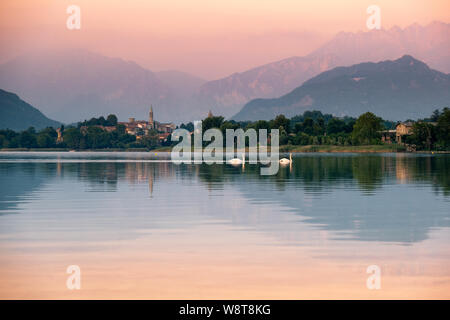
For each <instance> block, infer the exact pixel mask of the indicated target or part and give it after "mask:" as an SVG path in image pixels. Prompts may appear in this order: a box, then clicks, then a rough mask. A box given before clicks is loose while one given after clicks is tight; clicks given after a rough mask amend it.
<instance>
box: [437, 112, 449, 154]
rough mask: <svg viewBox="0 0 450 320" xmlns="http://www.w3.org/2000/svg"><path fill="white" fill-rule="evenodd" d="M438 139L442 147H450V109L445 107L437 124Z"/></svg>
mask: <svg viewBox="0 0 450 320" xmlns="http://www.w3.org/2000/svg"><path fill="white" fill-rule="evenodd" d="M436 134H437V140H438V143H439V145H440V146H441V147H443V148H445V149H447V150H448V149H449V148H450V109H449V108H444V110H443V112H442V113H441V114H440V116H439V118H438V121H437V126H436Z"/></svg>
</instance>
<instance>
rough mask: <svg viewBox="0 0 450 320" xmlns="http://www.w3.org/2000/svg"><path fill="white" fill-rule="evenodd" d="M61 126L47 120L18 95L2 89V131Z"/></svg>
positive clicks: (0, 105)
mask: <svg viewBox="0 0 450 320" xmlns="http://www.w3.org/2000/svg"><path fill="white" fill-rule="evenodd" d="M60 125H61V123H59V122H58V121H54V120H51V119H49V118H47V117H46V116H45V115H43V114H42V112H40V111H39V110H37V109H36V108H34V107H33V106H31V105H29V104H28V103H26V102H25V101H23V100H21V99H20V98H19V97H18V96H17V95H16V94H14V93H11V92H7V91H5V90H1V89H0V129H11V130H16V131H20V130H26V129H28V128H29V127H34V128H35V129H44V128H46V127H54V128H57V127H59V126H60Z"/></svg>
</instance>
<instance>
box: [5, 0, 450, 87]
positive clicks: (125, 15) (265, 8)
mask: <svg viewBox="0 0 450 320" xmlns="http://www.w3.org/2000/svg"><path fill="white" fill-rule="evenodd" d="M71 4H75V5H78V6H80V8H81V29H80V30H72V31H71V30H68V29H67V28H66V20H67V17H68V16H69V15H68V14H67V13H66V8H67V7H68V6H69V5H71ZM372 4H376V5H378V6H380V8H381V24H382V27H383V28H386V29H387V28H390V27H392V26H394V25H398V26H400V27H405V26H408V25H410V24H412V23H415V22H418V23H420V24H423V25H424V24H428V23H430V22H431V21H433V20H438V21H443V22H447V23H449V22H450V1H449V0H395V1H393V0H380V1H373V0H368V1H367V0H339V1H336V0H314V1H311V0H309V1H303V0H190V1H188V0H147V1H145V0H126V1H124V0H70V1H68V0H32V1H30V0H1V1H0V28H1V29H0V30H1V31H0V62H4V61H6V60H8V59H10V58H12V57H14V56H16V55H18V54H22V53H26V52H28V51H31V50H34V49H51V50H54V49H64V48H70V47H82V48H87V49H91V50H93V51H96V52H99V53H102V54H104V55H108V56H114V57H121V58H124V59H127V60H134V61H136V62H138V63H139V64H141V65H142V66H145V67H147V68H149V69H151V70H153V71H159V70H167V69H176V70H181V71H186V72H190V73H193V74H196V75H199V76H201V77H204V78H206V79H214V78H218V77H222V76H226V75H229V74H231V73H233V72H240V71H244V70H246V69H248V68H251V67H254V66H258V65H261V64H264V63H268V62H271V61H275V60H279V59H283V58H287V57H290V56H294V55H304V54H307V53H309V52H310V51H311V50H313V49H315V48H317V47H318V46H319V45H320V44H322V43H323V42H324V41H326V40H327V39H329V38H331V36H332V35H333V34H335V33H337V32H340V31H359V30H361V31H366V30H367V29H366V20H367V17H368V14H367V13H366V9H367V7H368V6H369V5H372Z"/></svg>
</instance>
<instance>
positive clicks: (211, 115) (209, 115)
mask: <svg viewBox="0 0 450 320" xmlns="http://www.w3.org/2000/svg"><path fill="white" fill-rule="evenodd" d="M212 117H213V114H212V112H211V110H209V112H208V118H212Z"/></svg>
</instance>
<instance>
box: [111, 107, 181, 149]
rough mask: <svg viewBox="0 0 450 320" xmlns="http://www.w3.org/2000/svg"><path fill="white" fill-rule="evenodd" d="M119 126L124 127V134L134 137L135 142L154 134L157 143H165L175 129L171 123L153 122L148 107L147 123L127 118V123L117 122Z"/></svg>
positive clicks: (151, 110)
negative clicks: (157, 140)
mask: <svg viewBox="0 0 450 320" xmlns="http://www.w3.org/2000/svg"><path fill="white" fill-rule="evenodd" d="M119 124H122V125H124V126H125V130H126V133H128V134H131V135H134V136H136V139H137V140H139V139H142V138H143V137H145V136H148V135H150V133H151V132H156V133H157V135H158V139H159V141H160V142H165V141H167V139H168V137H169V136H170V135H171V134H172V132H173V131H174V130H175V129H176V126H175V125H174V124H173V123H162V122H158V121H155V119H154V118H153V106H150V112H149V116H148V121H145V120H136V119H135V118H129V119H128V122H119Z"/></svg>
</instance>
